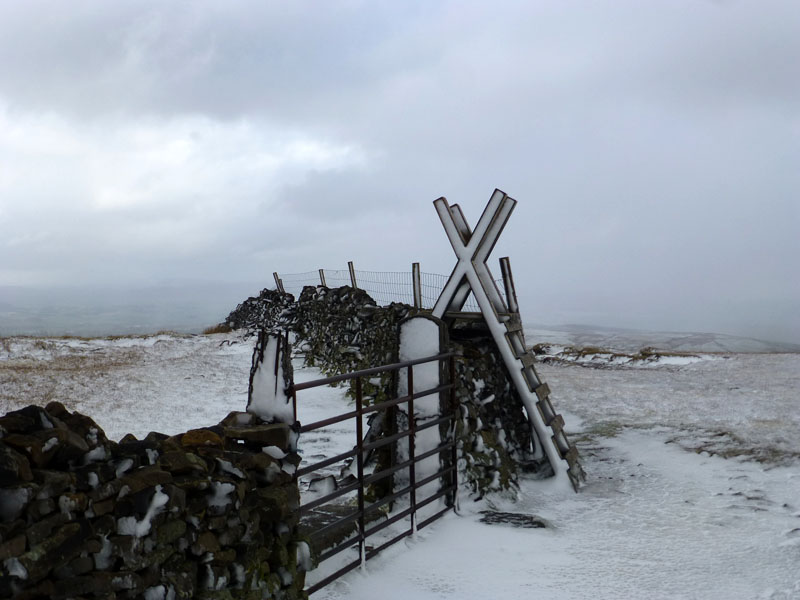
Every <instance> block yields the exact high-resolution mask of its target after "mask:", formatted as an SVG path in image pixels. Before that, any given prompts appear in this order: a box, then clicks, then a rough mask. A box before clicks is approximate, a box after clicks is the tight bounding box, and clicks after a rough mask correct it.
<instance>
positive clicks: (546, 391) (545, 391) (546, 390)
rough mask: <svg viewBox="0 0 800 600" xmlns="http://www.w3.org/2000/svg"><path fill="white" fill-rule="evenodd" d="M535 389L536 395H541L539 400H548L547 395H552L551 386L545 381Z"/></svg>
mask: <svg viewBox="0 0 800 600" xmlns="http://www.w3.org/2000/svg"><path fill="white" fill-rule="evenodd" d="M535 391H536V395H537V396H538V397H539V400H547V397H548V396H549V395H550V386H549V385H547V383H545V382H544V381H543V382H542V384H541V385H540V386H539V387H537V388H536V390H535Z"/></svg>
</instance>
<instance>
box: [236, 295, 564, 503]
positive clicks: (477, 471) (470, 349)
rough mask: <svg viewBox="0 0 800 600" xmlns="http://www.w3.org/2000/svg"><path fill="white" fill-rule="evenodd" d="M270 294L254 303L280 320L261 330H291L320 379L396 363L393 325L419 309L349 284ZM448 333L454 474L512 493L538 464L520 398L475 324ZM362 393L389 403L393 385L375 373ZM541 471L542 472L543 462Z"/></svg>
mask: <svg viewBox="0 0 800 600" xmlns="http://www.w3.org/2000/svg"><path fill="white" fill-rule="evenodd" d="M272 294H273V295H272V296H268V295H265V294H264V292H262V296H260V298H261V302H264V303H269V302H273V301H277V302H279V303H280V306H281V312H280V316H279V318H277V319H266V320H264V321H263V322H262V323H261V324H262V325H264V326H265V327H266V328H267V329H270V328H278V329H284V330H290V331H292V332H294V334H295V336H296V344H295V346H296V347H297V348H299V349H300V350H301V352H302V353H303V355H304V357H305V362H306V364H308V365H312V366H316V367H318V368H320V369H321V370H322V371H323V372H324V373H325V374H327V375H337V374H340V373H347V372H351V371H355V370H358V369H366V368H369V367H374V366H378V365H382V364H387V363H392V362H396V361H397V356H398V327H399V324H400V322H401V321H402V320H403V319H404V318H405V317H408V316H411V315H414V314H419V313H424V312H425V311H420V310H418V309H415V308H414V307H412V306H409V305H406V304H391V305H389V306H378V305H377V303H376V302H375V301H374V300H373V299H372V298H371V297H370V296H369V294H367V293H366V292H365V291H363V290H359V289H354V288H351V287H348V286H343V287H340V288H327V287H323V286H317V287H313V286H308V287H306V288H304V289H303V292H302V293H301V294H300V297H299V298H298V299H297V301H296V302H294V303H292V304H289V305H284V304H283V297H282V296H280V295H278V296H276V295H275V294H278V293H277V292H273V293H272ZM237 310H238V309H237ZM250 310H251V311H252V314H264V315H270V314H276V312H277V311H276V310H275V309H267V308H259V309H256V308H253V307H251V309H250ZM428 312H429V311H428ZM229 319H230V317H229ZM256 325H257V326H258V323H256ZM256 328H257V327H256ZM449 333H450V338H451V339H450V349H451V350H454V351H455V352H457V353H458V354H459V355H460V357H461V358H458V359H457V361H456V374H457V382H456V383H457V391H458V398H459V401H460V402H461V407H460V411H461V419H460V421H459V424H458V428H457V438H458V445H459V455H460V457H461V460H460V462H459V477H460V478H461V481H462V482H466V484H467V485H468V486H469V487H470V488H471V490H472V492H473V493H474V494H476V495H483V494H485V493H487V492H489V491H502V490H508V489H511V488H513V487H514V486H515V485H516V481H517V477H518V475H519V472H520V470H521V469H522V468H523V466H526V467H530V468H531V469H533V470H536V469H538V468H539V467H540V466H539V465H537V464H535V463H533V462H532V461H530V451H531V432H530V427H529V425H528V420H527V416H526V414H525V410H524V407H523V404H522V401H521V399H520V397H519V395H518V394H517V392H516V389H515V388H514V386H513V385H512V384H511V381H510V378H509V376H508V372H507V370H506V367H505V365H504V363H503V359H502V357H501V356H500V353H499V351H498V350H497V348H496V346H495V343H494V341H493V339H492V338H491V335H490V334H489V332H488V330H487V329H486V328H485V326H482V325H481V322H480V321H478V322H473V323H467V324H456V325H455V326H453V327H451V329H450V332H449ZM363 393H364V397H365V401H366V402H371V401H376V402H378V401H381V400H385V399H389V398H392V397H395V395H396V393H397V382H396V381H394V380H393V378H392V377H391V375H389V374H384V375H381V376H376V377H373V378H371V379H370V380H368V381H364V382H363ZM351 395H352V393H351ZM390 429H391V427H390V426H388V425H387V423H386V422H385V420H384V419H383V418H382V416H381V415H377V414H376V415H375V416H374V417H373V419H372V420H371V423H370V431H369V433H368V436H369V437H371V438H373V439H375V438H378V437H380V436H381V435H384V434H386V432H388V431H389V430H390ZM373 458H374V459H375V460H378V461H381V460H385V457H373ZM541 467H542V468H543V469H544V470H546V469H547V468H548V467H549V464H544V465H541ZM540 474H541V475H542V476H546V475H547V474H548V473H547V472H542V473H540Z"/></svg>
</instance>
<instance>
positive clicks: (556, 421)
mask: <svg viewBox="0 0 800 600" xmlns="http://www.w3.org/2000/svg"><path fill="white" fill-rule="evenodd" d="M547 425H548V427H550V428H551V429H552V430H553V433H558V432H560V431H563V430H564V425H565V423H564V417H562V416H561V415H556V416H555V417H553V418H552V419H551V421H550V422H549V423H548V424H547Z"/></svg>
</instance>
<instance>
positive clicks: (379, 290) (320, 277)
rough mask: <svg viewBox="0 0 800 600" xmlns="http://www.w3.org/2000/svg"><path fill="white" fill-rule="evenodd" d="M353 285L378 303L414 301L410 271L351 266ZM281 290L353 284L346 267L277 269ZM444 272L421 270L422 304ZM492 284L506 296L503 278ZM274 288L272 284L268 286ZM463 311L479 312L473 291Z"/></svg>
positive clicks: (432, 298)
mask: <svg viewBox="0 0 800 600" xmlns="http://www.w3.org/2000/svg"><path fill="white" fill-rule="evenodd" d="M353 274H354V276H355V280H356V287H358V288H359V289H362V290H364V291H365V292H367V293H368V294H369V295H370V296H371V297H372V298H373V299H374V300H375V302H377V303H378V304H379V305H381V306H386V305H388V304H391V303H392V302H402V303H404V304H414V281H413V275H412V272H411V271H361V270H354V271H353ZM278 277H280V280H281V283H282V285H283V289H284V291H286V292H288V293H290V294H292V295H294V296H295V297H297V296H299V295H300V292H302V291H303V288H304V287H305V286H307V285H311V286H318V285H325V286H327V287H330V288H336V287H341V286H343V285H352V280H351V278H350V271H349V270H347V269H320V270H318V271H305V272H303V273H278ZM448 278H449V277H448V276H447V275H442V274H440V273H424V272H420V291H421V295H422V308H428V309H430V308H433V306H434V305H435V304H436V300H437V299H438V298H439V294H441V292H442V290H443V289H444V286H445V284H446V283H447V280H448ZM495 284H496V285H497V289H498V291H499V292H500V295H501V296H503V298H504V299H505V288H504V286H503V280H502V279H496V280H495ZM271 287H272V288H273V289H274V288H275V284H273V285H272V286H271ZM463 310H465V311H471V312H479V311H480V308H479V307H478V304H477V302H476V301H475V298H474V297H473V296H472V294H470V295H469V297H468V298H467V302H466V304H465V305H464V309H463Z"/></svg>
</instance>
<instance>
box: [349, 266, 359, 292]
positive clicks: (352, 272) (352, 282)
mask: <svg viewBox="0 0 800 600" xmlns="http://www.w3.org/2000/svg"><path fill="white" fill-rule="evenodd" d="M347 268H348V269H350V285H352V286H353V288H354V289H358V283H356V270H355V268H353V261H352V260H351V261H348V262H347Z"/></svg>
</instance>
